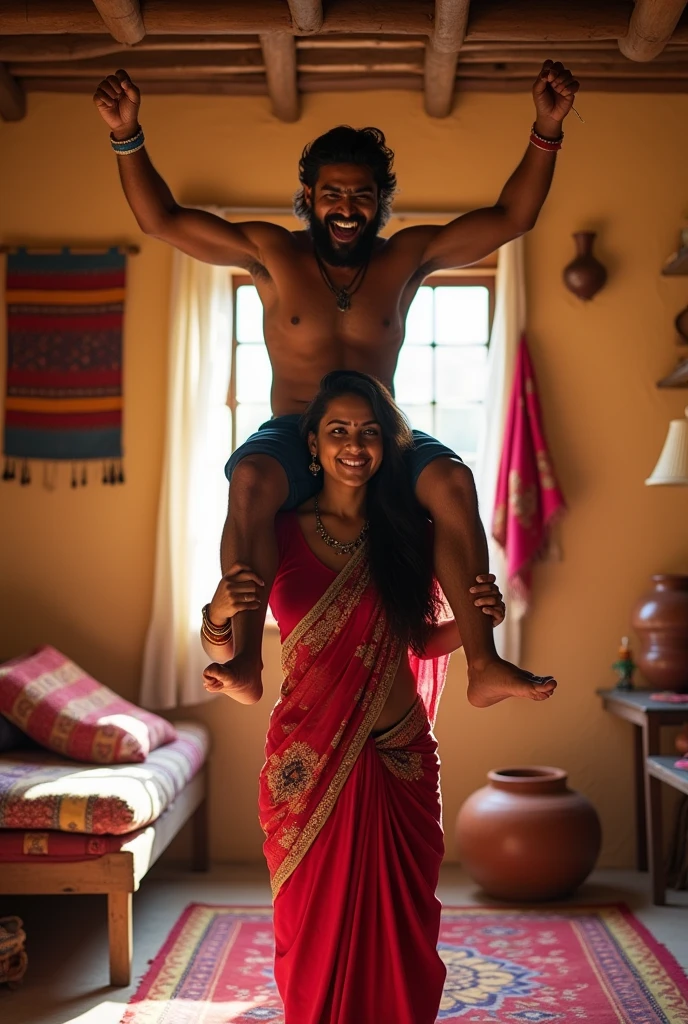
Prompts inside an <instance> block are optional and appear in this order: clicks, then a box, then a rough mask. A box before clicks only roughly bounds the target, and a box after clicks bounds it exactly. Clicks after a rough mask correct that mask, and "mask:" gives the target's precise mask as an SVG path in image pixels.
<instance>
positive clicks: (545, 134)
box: [408, 60, 579, 274]
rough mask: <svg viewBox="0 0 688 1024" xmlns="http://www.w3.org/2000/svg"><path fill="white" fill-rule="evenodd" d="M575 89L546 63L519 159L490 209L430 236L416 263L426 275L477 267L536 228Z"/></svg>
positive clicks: (559, 68)
mask: <svg viewBox="0 0 688 1024" xmlns="http://www.w3.org/2000/svg"><path fill="white" fill-rule="evenodd" d="M578 88H579V83H578V82H577V81H576V79H575V78H574V77H573V75H572V73H571V72H570V71H569V70H568V69H567V68H565V67H564V66H563V64H560V63H558V62H556V63H555V62H553V61H551V60H546V61H545V62H544V64H543V65H542V70H541V71H540V73H539V75H538V77H537V79H536V80H535V83H534V85H533V100H534V101H535V110H536V117H535V123H534V125H533V134H532V135H531V141H530V142H529V144H528V148H527V150H526V153H525V155H524V157H523V159H522V160H521V162H520V164H519V165H518V167H517V168H516V170H515V171H514V173H513V174H512V175H511V177H510V178H509V180H508V181H507V183H506V185H505V186H504V188H503V189H502V192H501V195H500V196H499V199H498V200H497V202H496V203H495V205H494V206H489V207H486V208H485V209H481V210H473V211H471V212H470V213H466V214H464V215H463V216H462V217H458V218H457V219H456V220H453V221H451V222H450V223H449V224H447V225H445V226H444V227H441V228H436V229H435V230H434V231H433V232H432V237H431V238H430V240H429V241H428V242H427V244H426V245H425V248H424V249H423V252H422V255H421V258H420V266H421V267H422V268H423V270H424V271H425V273H426V274H430V273H432V272H433V271H434V270H448V269H450V268H453V267H462V266H468V265H469V264H471V263H475V262H476V261H477V260H480V259H483V258H484V257H485V256H488V255H489V254H490V253H491V252H494V251H495V249H498V248H499V246H500V245H504V243H505V242H509V241H511V239H512V238H516V237H518V236H519V235H522V234H524V233H525V232H526V231H530V229H531V228H532V227H534V225H535V222H536V220H537V217H538V214H539V213H540V210H541V208H542V205H543V203H544V201H545V199H546V198H547V193H548V192H549V188H550V185H551V183H552V176H553V174H554V164H555V161H556V154H557V151H558V149H559V147H560V144H561V138H562V128H561V125H562V121H563V120H564V118H565V117H566V115H567V114H568V113H569V111H570V110H571V107H572V106H573V101H574V98H575V95H576V92H577V91H578ZM408 230H409V231H413V230H414V229H413V228H410V229H408ZM416 230H418V231H420V230H421V229H416Z"/></svg>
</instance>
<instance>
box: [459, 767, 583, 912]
mask: <svg viewBox="0 0 688 1024" xmlns="http://www.w3.org/2000/svg"><path fill="white" fill-rule="evenodd" d="M487 778H488V784H487V786H485V787H484V788H483V789H479V790H478V791H477V792H475V793H473V794H471V796H469V798H468V800H466V802H465V803H464V804H463V806H462V807H461V810H460V811H459V814H458V817H457V819H456V842H457V846H458V850H459V858H460V860H461V863H462V865H463V867H464V868H465V869H466V871H467V872H468V874H469V875H470V876H471V878H473V880H474V881H476V882H477V883H478V885H480V886H481V887H482V888H483V889H484V890H485V892H486V893H488V894H489V895H490V896H494V897H496V898H497V899H502V900H518V901H522V902H530V901H534V900H553V899H561V898H563V897H566V896H570V895H571V894H572V893H573V892H574V891H575V890H576V889H577V888H578V886H579V885H580V884H581V883H582V882H583V881H584V880H585V879H586V878H587V876H588V875H589V874H590V872H591V871H592V869H593V867H594V866H595V862H596V860H597V857H598V855H599V852H600V845H601V842H602V831H601V828H600V822H599V818H598V817H597V813H596V811H595V808H594V807H593V806H592V804H591V803H590V801H589V800H587V799H586V797H584V796H581V794H580V793H576V792H574V790H571V789H569V788H568V786H567V784H566V780H567V774H566V772H565V771H563V770H562V769H561V768H547V767H539V766H536V767H525V768H502V769H499V770H498V771H492V772H489V773H488V776H487Z"/></svg>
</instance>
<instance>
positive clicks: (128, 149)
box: [110, 128, 146, 156]
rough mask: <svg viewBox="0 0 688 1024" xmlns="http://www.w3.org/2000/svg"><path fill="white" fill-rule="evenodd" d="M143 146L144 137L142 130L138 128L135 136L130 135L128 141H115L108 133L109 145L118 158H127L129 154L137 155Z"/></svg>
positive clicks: (144, 142)
mask: <svg viewBox="0 0 688 1024" xmlns="http://www.w3.org/2000/svg"><path fill="white" fill-rule="evenodd" d="M145 144H146V137H145V135H144V134H143V128H139V130H138V131H137V133H136V135H132V137H131V138H130V139H115V138H113V136H112V132H110V145H111V146H112V148H113V149H114V151H115V153H118V154H119V156H129V154H130V153H137V152H138V150H139V149H143V147H144V146H145Z"/></svg>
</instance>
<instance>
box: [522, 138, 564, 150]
mask: <svg viewBox="0 0 688 1024" xmlns="http://www.w3.org/2000/svg"><path fill="white" fill-rule="evenodd" d="M529 142H530V144H531V146H535V148H536V149H542V150H544V151H545V153H556V152H558V150H560V149H561V142H547V141H546V140H544V139H540V138H538V136H537V135H531V136H530V139H529Z"/></svg>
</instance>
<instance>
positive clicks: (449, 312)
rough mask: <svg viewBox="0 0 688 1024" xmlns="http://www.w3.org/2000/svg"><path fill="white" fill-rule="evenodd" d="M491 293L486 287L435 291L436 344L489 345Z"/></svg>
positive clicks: (465, 286)
mask: <svg viewBox="0 0 688 1024" xmlns="http://www.w3.org/2000/svg"><path fill="white" fill-rule="evenodd" d="M489 324H490V293H489V292H488V290H487V288H485V286H484V285H457V286H452V287H444V286H441V287H438V288H435V341H436V342H437V344H438V345H486V344H487V342H488V341H489V340H490V339H489Z"/></svg>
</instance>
